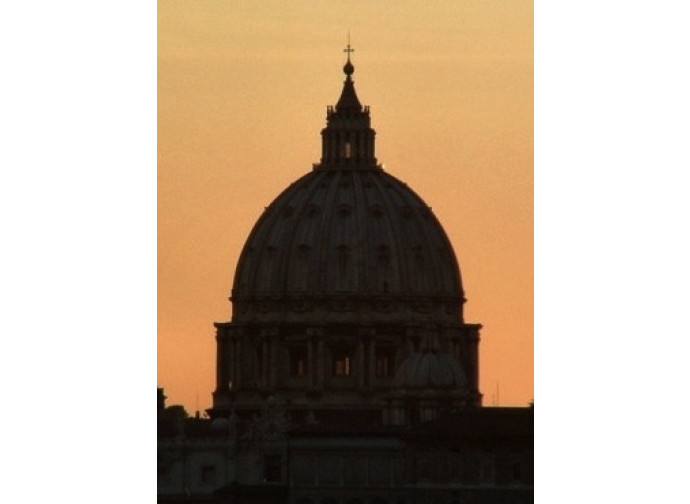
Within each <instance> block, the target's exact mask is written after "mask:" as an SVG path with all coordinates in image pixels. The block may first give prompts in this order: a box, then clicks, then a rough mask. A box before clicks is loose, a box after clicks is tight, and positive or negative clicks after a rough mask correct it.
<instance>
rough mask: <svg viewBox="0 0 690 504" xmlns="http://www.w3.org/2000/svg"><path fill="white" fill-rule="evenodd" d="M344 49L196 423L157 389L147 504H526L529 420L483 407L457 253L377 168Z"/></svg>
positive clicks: (220, 331)
mask: <svg viewBox="0 0 690 504" xmlns="http://www.w3.org/2000/svg"><path fill="white" fill-rule="evenodd" d="M346 52H347V54H348V58H347V62H346V63H345V66H344V67H343V71H344V74H345V80H344V84H343V88H342V92H341V94H340V97H339V99H338V101H337V103H336V104H335V105H334V106H332V107H328V108H327V111H326V125H325V127H324V128H323V129H322V131H321V145H322V152H321V160H320V162H319V163H317V164H315V165H313V167H312V169H311V170H310V171H309V172H307V173H306V174H305V175H304V176H302V177H301V178H299V179H298V180H296V181H295V182H293V183H292V184H291V185H290V186H289V187H287V188H286V189H285V190H284V191H283V192H282V193H281V194H279V195H278V197H277V198H276V199H275V200H274V201H273V202H272V203H271V204H270V205H269V206H268V207H267V208H266V209H265V211H264V213H263V215H262V216H261V217H260V218H259V220H258V221H257V223H256V224H255V226H254V228H253V229H252V231H251V233H250V235H249V237H248V238H247V241H246V243H245V245H244V248H243V250H242V253H241V255H240V258H239V261H238V264H237V268H236V273H235V278H234V284H233V286H232V292H231V297H230V300H231V302H232V318H231V320H229V321H224V322H217V323H216V324H215V327H216V342H217V361H216V368H217V371H216V386H215V390H214V391H213V406H212V408H210V409H209V410H208V416H209V418H208V419H201V418H196V419H185V418H184V417H183V415H181V414H180V412H175V411H170V408H165V404H164V396H163V391H162V390H160V389H159V426H158V441H159V442H158V494H159V502H180V501H185V502H188V501H198V502H237V503H239V502H243V503H251V502H257V503H259V502H261V503H271V502H276V503H278V502H280V503H295V504H384V503H385V504H413V503H435V502H438V503H444V504H445V503H459V502H462V503H467V504H469V503H484V502H532V500H533V469H532V466H533V408H484V407H482V395H481V393H480V391H479V364H478V361H479V359H478V348H479V339H480V337H479V332H480V329H481V325H480V324H477V323H469V322H466V321H465V319H464V316H463V305H464V303H465V301H466V300H465V292H464V289H463V285H462V277H461V274H460V268H459V265H458V261H457V258H456V254H455V252H454V251H453V248H452V246H451V244H450V241H449V240H448V237H447V235H446V233H445V231H444V229H443V227H442V226H441V224H440V223H439V221H438V219H437V218H436V217H435V216H434V214H433V212H432V211H431V208H430V207H429V206H428V205H427V204H426V203H425V202H424V201H423V200H422V199H421V198H420V197H419V196H418V195H417V194H416V193H415V192H414V191H413V190H412V189H411V188H409V187H408V186H407V185H406V184H405V183H403V182H401V181H400V180H398V179H397V178H395V177H394V176H393V175H391V174H389V173H387V172H386V171H384V169H383V168H382V166H381V164H380V163H379V162H378V160H377V158H376V156H375V137H376V132H375V131H374V129H372V127H371V117H370V110H369V107H364V106H362V104H361V103H360V101H359V99H358V97H357V93H356V92H355V87H354V81H353V74H354V71H355V67H354V65H353V63H352V61H351V60H350V52H351V49H350V47H349V46H348V47H347V49H346Z"/></svg>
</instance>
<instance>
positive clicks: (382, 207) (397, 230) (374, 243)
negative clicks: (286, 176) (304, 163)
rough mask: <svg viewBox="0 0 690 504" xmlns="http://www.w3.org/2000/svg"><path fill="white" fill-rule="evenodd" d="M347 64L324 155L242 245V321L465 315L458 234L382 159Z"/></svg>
mask: <svg viewBox="0 0 690 504" xmlns="http://www.w3.org/2000/svg"><path fill="white" fill-rule="evenodd" d="M348 50H349V46H348ZM348 55H349V52H348ZM344 72H345V74H346V78H345V81H344V83H343V88H342V92H341V95H340V99H339V100H338V103H337V104H336V105H335V107H328V109H327V124H326V127H325V128H324V129H323V130H322V131H321V137H322V157H321V163H319V164H316V165H314V168H313V170H312V171H311V172H309V173H307V174H306V175H304V176H302V177H301V178H300V179H298V180H297V181H295V182H294V183H293V184H291V185H290V186H289V187H288V188H287V189H285V190H284V191H283V192H282V193H281V194H280V195H279V196H278V197H277V198H276V199H275V200H274V201H273V202H272V203H271V204H270V205H269V206H268V207H267V208H266V210H265V212H264V214H263V215H262V216H261V217H260V218H259V220H258V221H257V223H256V225H255V226H254V229H253V230H252V231H251V233H250V236H249V238H248V239H247V242H246V244H245V246H244V249H243V250H242V253H241V255H240V258H239V261H238V264H237V269H236V272H235V280H234V285H233V289H232V297H231V299H232V303H233V308H234V309H233V320H236V321H252V320H261V321H262V322H270V321H274V322H307V323H313V322H318V323H322V322H333V321H348V320H351V318H352V316H353V314H355V315H356V317H357V320H358V321H361V322H365V321H373V322H382V321H383V322H385V321H387V320H390V321H393V320H394V321H400V322H405V321H410V320H413V321H414V320H424V321H428V320H436V321H442V320H446V321H455V322H457V321H458V318H459V319H460V320H459V321H460V322H462V303H463V301H464V298H463V289H462V282H461V279H460V270H459V267H458V264H457V261H456V258H455V253H454V252H453V248H452V247H451V244H450V242H449V240H448V237H447V236H446V233H445V232H444V230H443V228H442V227H441V224H440V223H439V221H438V220H437V219H436V217H435V216H434V215H433V213H432V212H431V208H430V207H429V206H428V205H427V204H426V203H425V202H424V201H423V200H422V199H421V198H420V197H419V196H418V195H417V194H415V192H414V191H412V190H411V189H410V188H409V187H407V185H406V184H405V183H403V182H401V181H400V180H398V179H396V178H395V177H393V176H392V175H389V174H388V173H386V172H384V170H383V168H382V167H381V165H379V164H378V163H377V160H376V157H375V156H374V143H375V142H374V139H375V135H376V132H375V131H374V130H373V129H372V128H371V119H370V115H369V107H362V105H361V104H360V102H359V100H358V98H357V95H356V93H355V89H354V84H353V81H352V79H351V75H352V72H354V66H353V65H352V63H351V62H350V59H349V56H348V62H347V64H346V65H345V68H344Z"/></svg>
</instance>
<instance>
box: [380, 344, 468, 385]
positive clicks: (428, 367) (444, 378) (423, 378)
mask: <svg viewBox="0 0 690 504" xmlns="http://www.w3.org/2000/svg"><path fill="white" fill-rule="evenodd" d="M393 385H394V386H396V387H401V388H412V389H427V388H444V389H460V388H464V387H466V386H467V378H466V376H465V372H464V371H463V369H462V366H461V365H460V363H459V362H458V361H457V360H455V359H454V358H453V356H452V355H450V354H448V353H445V352H435V351H427V352H424V353H413V354H412V355H410V356H409V357H407V359H405V360H404V361H403V363H402V364H401V365H400V367H399V368H398V370H397V371H396V373H395V377H394V378H393Z"/></svg>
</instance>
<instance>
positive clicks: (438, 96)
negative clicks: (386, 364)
mask: <svg viewBox="0 0 690 504" xmlns="http://www.w3.org/2000/svg"><path fill="white" fill-rule="evenodd" d="M348 28H349V30H350V33H351V39H352V46H353V47H354V48H355V53H354V54H353V57H352V59H353V63H354V65H355V68H356V70H355V74H354V76H353V77H354V80H355V87H356V89H357V93H358V96H359V98H360V101H361V102H362V103H363V104H365V105H369V106H371V116H372V126H373V128H374V129H375V130H376V132H377V135H376V155H377V158H378V160H379V162H381V163H383V164H384V165H385V169H386V171H388V172H389V173H391V174H392V175H394V176H395V177H397V178H399V179H401V180H403V181H404V182H406V183H407V184H408V185H409V186H410V187H412V188H413V189H414V190H415V192H417V193H418V194H419V195H420V196H421V197H422V198H423V199H424V200H425V201H426V202H427V204H429V205H430V206H431V207H432V208H433V210H434V213H435V214H436V215H437V217H438V218H439V220H440V221H441V223H442V224H443V226H444V228H445V230H446V232H447V233H448V235H449V237H450V239H451V242H452V243H453V246H454V248H455V252H456V254H457V255H458V260H459V263H460V268H461V271H462V275H463V283H464V287H465V292H466V297H467V299H468V302H467V304H466V305H465V319H466V321H467V322H471V323H474V322H478V323H481V324H483V326H484V329H483V330H482V332H481V335H482V341H481V343H480V366H481V367H480V388H481V391H482V392H483V393H484V404H485V405H493V404H494V403H495V402H496V400H497V398H496V395H497V394H496V391H497V389H498V390H499V393H498V401H499V403H500V404H501V405H526V404H527V403H528V402H529V401H530V400H532V398H533V397H534V381H533V376H534V359H533V350H534V345H533V339H534V338H533V330H534V317H533V313H534V312H533V308H534V302H533V285H534V282H533V275H534V269H533V236H534V233H533V163H534V155H533V152H534V151H533V143H534V126H533V103H534V101H533V70H534V65H533V4H532V2H521V1H516V2H499V1H491V0H486V1H479V0H473V1H465V0H463V1H456V2H450V1H434V2H428V3H421V2H412V1H396V2H392V1H388V2H371V1H310V2H307V1H300V2H296V1H292V2H291V1H287V0H283V1H255V0H253V1H248V0H247V1H232V2H229V1H220V0H198V1H195V2H189V1H188V0H183V1H178V0H166V1H165V2H159V3H158V386H159V387H164V388H165V392H166V395H167V396H168V398H169V399H168V404H183V405H184V406H185V407H186V408H187V410H188V411H190V412H193V411H194V410H196V409H201V410H203V409H205V408H208V407H210V405H211V392H212V390H213V387H214V380H215V339H214V337H215V330H214V328H213V322H215V321H224V320H229V318H230V315H231V306H230V302H229V301H228V296H229V293H230V289H231V286H232V279H233V274H234V268H235V265H236V262H237V258H238V255H239V253H240V251H241V248H242V245H243V244H244V241H245V239H246V238H247V235H248V233H249V231H250V229H251V227H252V226H253V224H254V222H255V221H256V219H257V218H258V217H259V215H260V214H261V212H262V210H263V208H264V207H265V206H267V205H268V204H269V203H270V202H271V201H272V200H273V199H274V198H275V197H276V196H277V195H278V193H279V192H280V191H282V190H283V189H284V188H285V187H286V186H287V185H288V184H289V183H290V182H292V181H294V180H295V179H297V178H298V177H299V176H301V175H302V174H304V173H306V172H307V171H309V170H311V166H312V163H314V162H317V161H318V160H319V158H320V146H321V143H320V142H321V139H320V131H321V128H323V127H324V125H325V116H326V106H327V105H333V104H335V102H336V101H337V98H338V96H339V93H340V90H341V86H342V81H343V77H344V76H343V73H342V65H343V63H344V61H345V60H344V54H343V53H342V49H343V47H344V45H345V44H346V43H347V32H348Z"/></svg>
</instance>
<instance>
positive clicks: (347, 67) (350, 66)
mask: <svg viewBox="0 0 690 504" xmlns="http://www.w3.org/2000/svg"><path fill="white" fill-rule="evenodd" d="M347 38H348V41H347V47H346V48H345V49H343V52H344V53H347V63H345V66H344V67H343V72H345V75H347V78H348V79H349V78H350V76H351V75H352V74H353V73H355V66H354V65H353V64H352V63H351V62H350V53H353V52H355V50H354V49H352V47H350V35H349V34H348V36H347Z"/></svg>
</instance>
